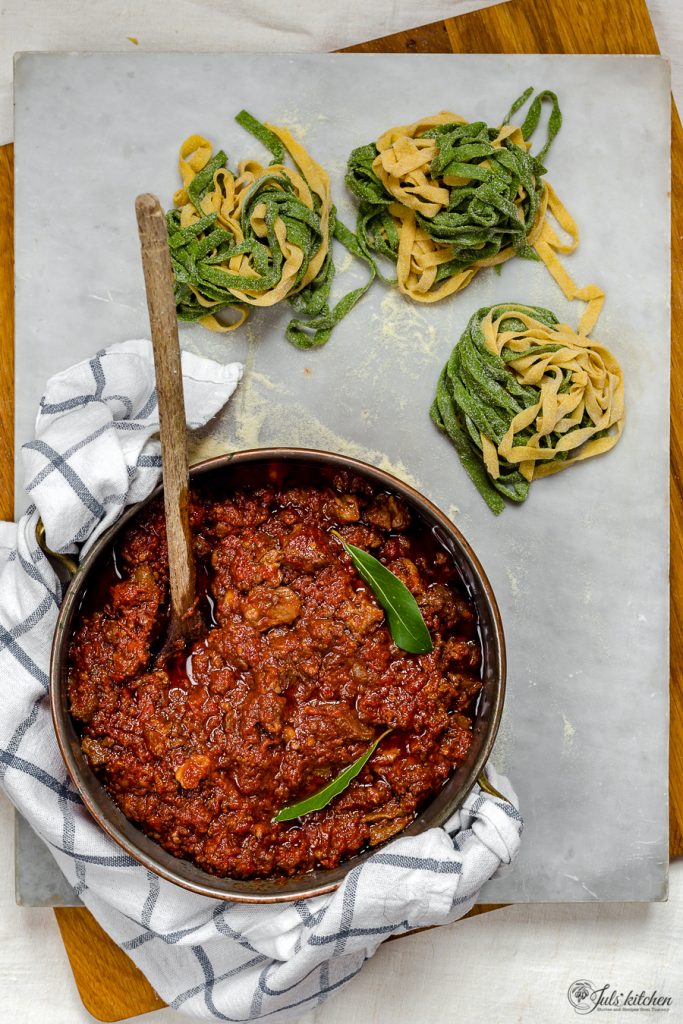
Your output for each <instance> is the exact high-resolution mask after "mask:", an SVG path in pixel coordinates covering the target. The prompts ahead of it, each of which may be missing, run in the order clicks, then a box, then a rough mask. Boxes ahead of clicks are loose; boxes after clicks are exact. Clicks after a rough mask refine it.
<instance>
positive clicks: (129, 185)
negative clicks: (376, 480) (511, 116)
mask: <svg viewBox="0 0 683 1024" xmlns="http://www.w3.org/2000/svg"><path fill="white" fill-rule="evenodd" d="M529 84H533V85H535V86H537V87H539V88H543V87H547V88H551V89H554V90H555V91H556V92H557V93H558V94H559V96H560V100H561V104H562V109H563V114H564V125H563V128H562V131H561V133H560V135H559V137H558V139H557V140H556V142H555V145H554V146H553V149H552V150H551V153H550V156H549V158H548V169H549V175H548V177H549V180H550V181H551V182H552V184H553V185H554V187H555V189H556V190H557V192H558V193H559V195H560V196H561V197H562V199H563V200H564V201H565V203H566V204H567V206H568V207H569V209H570V210H571V212H572V213H573V214H574V216H575V217H576V219H577V221H578V224H579V225H580V227H581V231H582V242H581V245H580V248H579V250H578V252H577V253H576V254H574V255H573V256H572V257H570V258H569V259H568V261H567V266H568V269H569V270H570V271H571V273H572V274H573V276H574V277H575V279H576V280H577V281H579V282H581V283H587V282H590V281H594V280H595V281H597V282H598V283H599V284H601V285H603V286H604V287H605V289H606V292H607V301H606V304H605V308H604V311H603V314H602V316H601V319H600V321H599V324H598V327H597V329H596V331H595V332H594V334H595V336H596V337H597V338H599V339H600V340H602V341H604V343H605V344H607V345H608V346H609V347H610V348H611V349H612V351H613V352H614V353H615V355H617V357H618V358H619V359H620V361H621V363H622V366H623V369H624V373H625V379H626V396H627V409H628V422H627V427H626V430H625V433H624V436H623V439H622V440H621V442H620V444H619V445H618V447H617V448H616V449H615V450H614V451H613V452H612V453H611V454H609V455H608V456H606V457H605V458H602V459H596V460H592V461H591V462H589V463H586V464H584V465H582V466H580V467H577V468H575V469H572V470H570V471H569V472H567V473H563V474H560V475H559V476H557V477H553V478H551V479H549V480H546V481H542V482H540V483H539V484H538V485H536V486H534V487H533V489H532V493H531V497H530V498H529V500H528V501H527V503H526V504H525V505H524V506H522V507H520V508H510V509H508V510H506V511H505V512H504V514H503V515H502V516H501V517H499V518H495V517H494V516H492V515H491V513H490V512H489V511H488V509H487V508H486V506H485V505H484V503H483V502H482V500H481V498H480V497H479V495H478V493H477V492H476V491H475V490H474V488H473V486H472V485H471V483H470V481H469V479H468V478H467V476H466V475H465V473H464V471H463V469H462V468H461V466H460V464H459V462H458V459H457V456H456V455H455V452H454V450H453V449H452V448H451V446H450V445H449V444H448V442H447V441H446V440H445V438H444V437H442V436H441V435H440V434H439V433H438V432H437V431H436V429H435V428H434V427H433V425H432V423H431V421H430V419H429V417H428V415H427V410H428V407H429V404H430V401H431V398H432V395H433V392H434V387H435V382H436V378H437V375H438V372H439V370H440V368H441V366H442V364H443V362H444V361H445V359H446V357H447V355H448V353H449V352H450V349H451V347H452V345H453V344H454V342H455V341H456V339H457V337H458V336H459V334H460V332H461V331H462V329H463V327H464V326H465V323H466V321H467V318H468V316H469V315H470V314H471V313H472V312H473V311H474V310H476V309H477V308H478V307H480V306H483V305H487V304H491V303H493V302H497V301H505V300H516V301H521V302H526V303H532V304H541V305H545V306H548V307H550V308H552V309H553V310H555V311H556V312H557V313H558V315H559V316H560V317H561V319H563V320H566V321H568V322H569V323H573V324H576V323H577V322H578V318H579V316H580V312H581V308H580V307H581V304H580V303H575V304H569V303H567V302H566V301H565V300H564V299H563V297H562V295H561V294H560V292H559V291H558V289H557V287H556V285H555V284H554V282H553V281H552V280H551V278H550V277H549V275H548V274H547V272H546V271H545V269H544V268H543V266H541V265H538V264H533V263H529V262H526V261H520V260H516V261H512V262H510V263H507V264H506V265H505V266H504V267H503V269H502V273H501V274H500V276H498V275H496V274H495V273H493V272H484V273H481V274H480V275H479V276H478V277H477V278H476V279H475V281H474V282H473V284H472V285H471V286H470V287H469V288H468V289H467V290H466V291H465V292H464V293H463V294H461V295H459V296H457V297H456V298H454V299H452V300H448V301H445V302H442V303H439V304H436V305H433V306H417V305H413V304H410V303H408V302H406V301H404V300H403V299H402V298H401V296H400V295H399V294H397V293H396V292H395V291H392V290H390V289H389V288H387V287H385V286H384V285H382V284H379V283H378V284H376V285H375V286H374V287H373V289H372V290H371V292H370V293H369V295H368V296H367V297H366V299H365V300H364V301H363V303H362V304H361V305H360V306H359V307H357V308H356V310H355V311H354V312H353V313H352V314H351V315H350V316H349V317H348V318H347V319H346V320H345V321H344V322H343V323H342V325H341V326H340V327H339V328H338V329H337V330H336V332H335V334H334V336H333V338H332V341H331V342H330V343H329V344H328V345H327V347H326V348H324V349H322V350H319V351H314V352H308V353H304V352H299V351H296V350H295V349H293V348H292V347H291V346H290V345H289V344H288V343H287V342H286V341H285V339H284V337H283V327H284V324H285V322H286V319H287V317H288V310H287V309H286V308H279V309H275V310H270V311H268V312H256V313H255V314H254V315H253V316H252V317H251V318H250V320H249V321H248V325H247V326H246V328H245V329H243V330H242V331H241V332H240V333H239V334H238V335H233V336H231V337H228V338H227V339H225V338H217V337H215V336H212V335H210V334H209V333H208V332H206V331H204V330H203V329H201V328H188V329H185V330H183V332H182V341H183V344H184V345H185V346H187V347H188V348H192V349H194V350H197V351H201V352H203V353H205V354H210V355H213V356H214V357H215V358H217V359H219V360H223V361H231V360H233V359H235V358H241V359H243V360H244V361H245V364H246V367H247V372H246V376H245V380H244V381H243V383H242V384H241V385H240V387H239V389H238V392H237V393H236V395H235V397H234V399H233V401H232V403H231V405H230V407H229V409H228V410H227V412H226V413H225V414H224V415H222V416H220V417H219V418H218V419H217V420H216V421H214V422H213V423H212V424H211V425H210V427H209V428H208V429H207V430H206V431H205V432H204V434H203V436H202V437H200V438H199V439H196V440H195V443H194V449H193V451H194V454H195V456H196V457H199V456H201V455H204V454H210V453H215V452H217V451H220V450H226V449H236V448H243V447H251V446H259V445H260V446H265V445H270V444H278V443H281V444H288V445H289V444H294V445H296V444H300V445H309V446H311V447H319V448H326V449H331V450H337V451H341V452H347V453H351V454H355V455H357V456H360V457H361V458H365V459H366V460H368V461H370V462H375V463H378V464H382V465H384V466H386V467H388V468H390V469H393V470H394V472H395V473H397V474H398V475H399V476H403V477H405V478H406V479H408V480H409V481H411V482H412V483H414V484H415V485H416V486H417V487H418V488H420V489H421V490H423V491H424V492H425V493H426V494H427V495H428V496H429V497H431V498H432V499H433V500H434V501H435V502H436V503H437V504H438V505H440V506H441V507H442V508H443V509H444V510H445V511H446V512H448V513H449V514H450V515H451V516H452V518H453V520H454V522H455V523H456V524H457V525H458V526H459V527H460V528H461V529H462V530H463V531H464V533H465V535H466V536H467V537H468V539H469V540H470V542H471V543H472V544H473V546H474V548H475V550H476V551H477V553H478V555H479V557H480V558H481V560H482V562H483V564H484V567H485V569H486V571H487V572H488V574H489V577H490V579H491V582H492V584H493V586H494V589H495V592H496V594H497V597H498V601H499V604H500V607H501V611H502V615H503V620H504V623H505V629H506V634H507V642H508V655H509V679H508V693H507V700H506V706H505V713H504V718H503V722H502V726H501V730H500V734H499V738H498V741H497V744H496V749H495V753H494V762H495V763H496V764H497V766H498V767H499V768H500V769H502V770H503V771H505V772H507V773H509V775H510V777H511V779H512V780H513V782H514V784H515V786H516V788H517V791H518V793H519V797H520V801H521V809H522V812H523V814H524V817H525V820H526V830H525V834H524V842H523V848H522V852H521V854H520V857H519V860H518V862H517V864H516V866H515V869H514V871H512V872H511V873H509V874H507V875H506V876H505V877H503V878H500V879H497V880H495V881H493V882H491V883H489V884H488V885H487V886H486V887H485V889H484V891H483V893H482V897H481V898H482V900H483V901H484V902H526V901H583V900H660V899H664V898H665V896H666V884H667V839H668V808H667V767H668V766H667V737H668V662H667V651H668V642H667V640H668V395H669V386H668V374H669V198H668V193H669V180H670V176H669V125H670V115H669V69H668V67H667V65H666V64H665V62H663V61H662V60H660V59H659V58H656V57H581V56H504V55H503V56H480V55H455V56H451V55H438V56H432V55H419V56H418V55H415V56H395V55H391V56H390V55H378V56H375V55H372V56H366V55H362V56H361V55H346V54H344V55H336V56H328V55H305V56H304V55H297V56H292V57H287V56H262V55H261V56H257V55H245V54H241V55H236V54H225V55H211V56H209V55H200V54H195V55H191V54H150V53H146V54H145V53H142V54H131V55H127V54H126V55H124V54H87V55H83V54H80V55H76V54H29V55H22V56H20V57H19V58H18V60H17V66H16V75H15V87H16V136H15V137H16V149H15V160H16V303H17V306H16V315H17V324H16V355H17V358H16V372H17V385H16V386H17V417H16V441H17V451H19V446H20V445H21V443H22V442H23V441H25V440H27V439H28V438H29V437H30V436H31V434H32V425H33V420H34V416H35V411H36V406H37V403H38V399H39V397H40V395H41V390H42V387H43V384H44V381H45V379H46V378H47V377H48V376H49V375H50V374H52V373H54V372H55V371H57V370H61V369H63V368H64V367H66V366H68V365H69V364H70V363H73V362H75V361H77V360H79V359H83V358H85V357H87V356H89V355H91V354H92V353H93V352H95V351H96V350H97V349H100V348H102V347H104V346H106V345H108V344H111V343H112V342H114V341H119V340H122V339H124V338H129V337H139V336H144V335H145V334H146V333H147V330H148V328H147V314H146V307H145V301H144V291H143V282H142V274H141V271H140V265H139V257H138V241H137V232H136V226H135V218H134V212H133V200H134V197H135V195H136V194H137V193H139V192H143V191H148V190H151V191H154V192H156V193H158V194H159V195H160V196H161V197H162V200H163V201H165V202H166V203H167V204H169V203H170V201H171V196H172V194H173V192H174V190H175V188H176V187H177V172H176V157H177V150H178V146H179V144H180V142H181V141H182V140H183V139H184V138H185V136H186V135H188V134H190V133H192V132H199V133H201V134H204V135H206V136H207V137H209V138H210V139H212V140H213V141H214V142H215V143H216V144H217V145H220V146H222V147H223V148H224V149H226V150H227V152H228V154H229V156H230V159H231V163H232V164H234V163H235V162H236V160H237V159H239V158H242V157H246V156H250V155H258V154H260V153H261V150H260V147H259V145H258V144H257V143H256V142H255V141H254V140H253V139H252V138H251V137H250V136H247V135H246V134H245V133H244V132H243V131H242V129H241V128H239V127H238V126H237V125H236V124H235V123H234V122H233V119H232V118H233V115H234V114H235V113H237V111H239V110H240V109H241V108H242V107H243V106H247V107H248V109H249V110H251V111H252V112H253V113H254V114H255V115H256V116H258V117H260V118H262V119H264V120H270V121H272V122H274V123H277V124H281V125H286V126H288V127H290V129H291V130H292V131H293V132H294V134H295V135H296V136H298V137H299V138H300V139H301V140H302V141H303V142H304V143H305V145H306V146H307V147H308V148H309V150H310V151H311V153H312V154H313V155H314V156H316V157H317V158H318V159H319V160H320V161H321V162H322V163H323V164H324V165H325V166H326V167H327V169H328V170H329V172H330V174H331V177H332V183H333V190H334V199H335V201H336V203H337V206H338V208H339V212H340V214H341V216H342V217H343V218H344V219H345V220H346V222H347V223H349V224H351V223H352V222H353V202H352V201H351V199H350V197H349V195H348V194H347V192H346V191H345V189H344V185H343V172H344V163H345V159H346V157H347V155H348V153H349V152H350V151H351V149H353V148H354V147H355V146H358V145H360V144H363V143H365V142H367V141H369V140H371V139H374V138H376V137H377V135H378V134H379V133H380V132H381V131H382V130H383V129H385V128H387V127H390V126H392V125H394V124H396V123H409V122H410V121H413V120H415V119H417V118H418V117H419V116H420V115H423V114H426V113H432V112H435V111H436V110H440V109H443V108H448V109H452V110H455V111H456V112H458V113H460V114H463V115H465V116H467V117H468V118H469V119H470V120H475V119H480V118H481V119H485V120H487V121H489V122H490V123H497V122H498V121H499V120H500V119H501V118H502V116H503V114H504V113H505V111H506V110H507V108H508V106H509V104H510V102H511V100H513V99H514V98H515V97H516V96H518V95H519V94H520V93H521V92H522V91H523V89H524V88H525V87H526V86H527V85H529ZM349 263H350V261H349V260H347V259H346V258H345V255H344V253H341V252H340V254H339V264H340V272H339V275H338V281H337V289H338V293H341V290H342V289H347V288H349V287H350V286H352V285H355V284H356V283H358V282H359V281H361V280H363V279H364V273H365V272H364V269H363V268H362V267H358V266H356V265H355V264H351V265H349ZM17 474H18V476H17V481H18V486H17V512H18V513H19V512H21V510H22V507H23V505H24V501H25V499H24V498H23V497H22V491H21V483H22V481H21V459H20V457H18V458H17ZM35 843H36V840H35V839H34V838H33V837H32V834H31V833H30V830H28V829H27V828H25V827H24V828H22V829H20V830H19V842H18V847H17V848H18V874H17V879H18V887H17V891H18V898H19V899H20V901H22V902H25V903H41V902H42V903H49V902H54V900H55V898H57V899H61V900H62V901H64V900H65V896H64V893H63V892H62V893H60V894H58V893H57V892H56V887H57V886H58V881H57V880H55V874H57V873H56V869H54V870H50V868H49V867H48V865H49V864H50V862H49V861H48V860H46V859H45V858H43V857H41V855H40V852H38V847H36V845H35ZM50 866H51V865H50ZM57 878H58V875H57Z"/></svg>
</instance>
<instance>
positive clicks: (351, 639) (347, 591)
mask: <svg viewBox="0 0 683 1024" xmlns="http://www.w3.org/2000/svg"><path fill="white" fill-rule="evenodd" d="M191 519H192V532H193V542H194V550H195V557H196V560H197V602H198V607H199V609H200V611H201V613H202V617H203V619H204V622H205V630H204V632H203V634H202V635H201V636H200V637H199V638H198V639H196V640H195V641H194V642H192V643H191V644H190V645H188V647H187V649H186V650H183V651H180V652H178V654H177V655H174V656H173V657H172V658H171V659H170V660H169V661H168V662H167V663H166V664H165V665H164V666H163V667H159V666H158V665H157V664H156V661H155V658H156V655H157V653H158V650H159V645H160V643H161V640H162V639H163V636H164V630H165V626H166V617H167V609H168V562H167V551H166V538H165V525H164V514H163V504H162V503H161V502H160V501H155V502H153V503H152V504H150V505H148V506H147V507H146V508H145V509H143V510H142V511H141V513H140V514H139V515H138V516H137V517H136V518H135V519H134V520H133V521H132V523H131V524H130V525H129V526H128V527H127V528H126V530H125V531H124V532H123V533H122V534H120V535H119V537H118V538H117V541H116V550H115V551H114V552H111V553H110V555H109V557H108V558H106V559H104V560H103V561H102V562H101V564H100V565H99V567H98V568H97V569H94V570H93V572H97V581H96V583H95V584H94V586H93V587H91V589H90V590H89V591H88V593H86V594H85V596H84V599H83V601H82V604H81V608H80V609H79V612H78V616H77V620H76V623H75V628H74V632H73V635H72V638H71V641H70V648H69V657H68V666H69V669H68V671H69V681H68V688H69V701H70V709H71V713H72V715H73V717H74V718H75V719H76V720H77V722H78V723H79V726H80V730H81V737H82V740H81V742H82V748H83V751H84V753H85V755H86V757H87V759H88V761H89V763H90V765H91V766H92V768H93V770H94V771H95V772H96V774H97V775H98V777H99V778H100V779H101V781H102V783H103V784H104V786H105V787H106V789H107V791H108V792H109V793H110V795H111V796H112V798H113V799H114V800H115V801H116V803H117V804H118V806H119V807H120V808H121V810H122V811H123V813H124V814H125V815H126V816H127V817H128V818H129V819H130V820H131V821H133V822H135V823H136V824H137V825H138V826H139V827H140V828H141V829H143V830H144V832H145V833H146V834H147V835H149V836H151V837H152V838H153V839H155V840H156V841H157V842H159V843H160V844H161V845H162V846H163V847H164V848H165V849H166V850H169V851H170V852H171V853H173V854H175V855H176V856H178V857H183V858H187V859H188V860H190V861H193V862H194V863H195V864H197V865H198V866H199V867H201V868H203V869H204V870H206V871H208V872H210V873H212V874H215V875H220V876H229V877H233V878H242V879H251V878H271V877H277V876H280V877H286V876H291V875H295V874H301V873H304V872H306V871H310V870H312V869H314V868H318V867H322V868H333V867H336V866H337V865H338V864H340V863H341V862H342V861H343V860H344V859H346V858H348V857H350V856H352V855H353V854H355V853H358V852H359V851H361V850H362V849H365V848H367V847H368V846H374V845H377V844H378V843H382V842H384V841H385V840H387V839H389V838H390V837H391V836H393V835H395V834H397V833H398V832H400V831H401V829H403V828H405V826H406V825H408V824H409V823H410V822H411V821H412V820H413V819H414V817H415V815H416V814H417V813H418V812H419V810H420V809H421V808H422V807H423V806H424V805H425V803H426V802H428V801H429V799H430V798H431V797H433V796H434V795H435V794H436V793H437V792H438V791H439V789H440V788H441V787H442V785H443V783H444V782H445V781H446V779H447V778H448V777H449V775H450V774H451V773H452V772H453V770H454V769H455V768H456V767H457V766H458V765H459V764H461V763H462V761H463V760H464V759H465V757H466V755H467V752H468V749H469V747H470V742H471V738H472V725H473V721H474V717H475V706H476V700H477V697H478V695H479V692H480V690H481V658H482V651H481V643H480V640H479V634H478V629H477V618H476V613H475V609H474V605H473V602H472V600H471V599H470V597H469V595H468V593H467V589H466V587H465V586H464V584H463V581H462V579H461V577H460V575H459V572H458V569H457V567H456V566H455V564H454V562H453V560H452V558H451V556H450V555H449V554H448V553H447V552H446V551H445V550H444V549H443V548H442V547H441V546H440V545H439V543H438V541H437V539H435V537H434V536H433V535H432V533H431V531H430V530H429V529H428V528H427V527H426V525H425V524H424V523H423V522H422V521H421V520H420V519H419V518H418V517H417V515H416V513H415V512H414V511H412V510H411V509H409V508H408V506H407V505H406V504H405V503H404V502H403V501H402V500H401V499H400V498H398V497H396V496H394V495H393V494H390V493H387V492H382V491H380V490H378V489H377V488H374V487H373V486H372V485H371V484H369V482H368V481H366V480H364V479H362V478H360V477H358V476H355V475H353V474H351V473H349V472H348V471H339V470H330V471H329V472H326V473H321V472H320V471H318V470H316V471H315V473H314V472H313V471H311V470H308V469H305V468H301V469H287V470H286V471H285V470H283V469H282V466H281V465H275V464H273V465H271V466H270V467H269V468H268V469H266V470H263V469H260V470H257V469H255V468H253V467H252V468H248V470H247V469H244V468H242V469H241V470H240V472H239V473H238V474H237V479H235V476H234V475H233V476H232V484H231V485H230V486H229V487H228V486H227V485H226V486H222V487H217V486H216V484H215V483H213V482H212V483H210V484H208V483H204V484H203V483H201V480H200V482H199V483H195V484H194V485H193V493H192V502H191ZM333 529H334V530H337V531H338V532H339V533H340V534H341V536H342V537H343V538H344V540H345V541H347V542H348V543H351V544H355V545H357V546H358V547H360V548H363V549H364V550H367V551H370V552H371V553H372V554H374V555H375V557H377V558H379V559H380V561H382V562H383V563H384V564H385V565H386V566H387V568H389V569H390V570H391V571H392V572H394V573H395V574H396V575H397V576H399V577H400V578H401V579H402V580H403V582H404V583H405V584H406V586H407V587H408V588H409V589H410V590H411V592H412V593H413V595H414V596H415V598H416V600H417V603H418V605H419V606H420V609H421V611H422V614H423V617H424V620H425V622H426V624H427V626H428V628H429V630H430V633H431V637H432V641H433V645H434V649H433V651H432V652H431V653H429V654H422V655H414V654H407V653H406V652H404V651H402V650H400V649H399V648H397V647H396V646H395V644H394V643H393V641H392V638H391V634H390V632H389V629H388V627H387V624H386V619H385V615H384V612H383V610H382V608H381V607H380V605H379V604H378V602H377V601H376V599H375V597H374V595H373V593H372V590H371V589H370V587H369V586H368V585H367V584H365V583H364V582H363V580H362V579H361V578H360V576H359V575H358V573H357V572H356V570H355V569H354V567H353V565H352V563H351V561H350V559H349V558H348V556H347V555H346V554H345V552H344V550H343V548H342V546H341V544H340V543H339V542H338V540H337V539H336V538H335V537H334V536H333V535H332V533H331V531H332V530H333ZM386 729H391V730H392V731H391V732H390V734H389V735H388V736H387V737H386V738H385V739H383V740H382V742H381V744H380V746H379V747H378V749H377V751H376V752H375V753H374V754H373V756H372V757H371V758H370V760H369V761H368V763H367V764H366V765H365V767H364V768H363V770H362V772H361V773H360V774H359V775H358V776H357V778H356V779H355V780H354V781H353V782H352V783H351V784H350V785H349V786H348V788H347V789H346V790H345V791H344V792H343V793H341V794H339V795H338V796H336V797H335V798H334V799H333V800H332V802H331V803H330V804H328V806H327V807H325V808H324V809H323V810H320V811H316V812H313V813H310V814H307V815H305V816H304V817H303V818H300V819H298V820H295V821H289V822H283V823H279V824H276V823H274V822H273V818H274V816H275V815H276V814H277V812H278V811H279V810H280V809H281V808H282V807H284V806H286V805H290V804H293V803H298V802H299V801H300V800H303V799H305V798H306V797H308V796H310V795H311V794H313V793H315V792H316V791H317V790H319V789H321V788H322V787H323V786H325V785H326V784H327V783H328V782H330V781H331V780H332V779H333V778H334V777H335V776H336V775H338V774H339V772H340V771H341V770H342V769H343V768H345V767H346V766H347V765H349V764H350V763H351V762H353V761H354V760H355V759H356V758H358V757H359V756H360V755H361V754H362V753H363V752H364V751H365V750H366V749H367V748H368V746H369V745H370V743H371V742H372V741H373V740H374V739H375V738H376V737H377V736H379V735H380V733H382V732H383V731H384V730H386Z"/></svg>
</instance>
